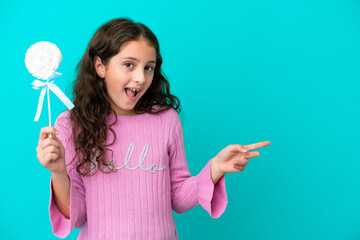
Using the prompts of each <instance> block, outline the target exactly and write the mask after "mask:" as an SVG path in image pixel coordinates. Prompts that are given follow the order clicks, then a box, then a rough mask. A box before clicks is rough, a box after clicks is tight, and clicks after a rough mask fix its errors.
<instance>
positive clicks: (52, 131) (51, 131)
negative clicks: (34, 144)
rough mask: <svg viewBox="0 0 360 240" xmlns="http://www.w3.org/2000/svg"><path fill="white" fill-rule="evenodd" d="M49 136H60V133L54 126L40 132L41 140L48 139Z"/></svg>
mask: <svg viewBox="0 0 360 240" xmlns="http://www.w3.org/2000/svg"><path fill="white" fill-rule="evenodd" d="M48 134H54V135H55V134H58V131H57V130H56V129H55V128H54V127H53V126H48V127H43V128H41V130H40V136H39V140H44V139H46V138H47V136H48Z"/></svg>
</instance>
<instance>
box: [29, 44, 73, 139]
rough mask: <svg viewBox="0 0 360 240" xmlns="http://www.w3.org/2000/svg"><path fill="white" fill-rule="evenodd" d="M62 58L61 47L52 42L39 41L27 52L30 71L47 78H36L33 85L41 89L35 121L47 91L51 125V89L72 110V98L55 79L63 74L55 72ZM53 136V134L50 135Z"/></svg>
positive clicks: (34, 74)
mask: <svg viewBox="0 0 360 240" xmlns="http://www.w3.org/2000/svg"><path fill="white" fill-rule="evenodd" d="M61 60H62V56H61V52H60V49H59V48H58V47H57V46H56V45H55V44H53V43H51V42H37V43H35V44H34V45H32V46H31V47H30V48H29V49H28V50H27V51H26V54H25V65H26V68H27V69H28V70H29V72H30V73H31V74H32V75H33V76H34V77H36V78H39V79H42V80H46V82H42V81H40V80H38V79H35V80H34V81H33V82H32V83H31V85H32V87H33V88H34V89H37V90H41V92H40V97H39V103H38V107H37V110H36V115H35V119H34V121H35V122H37V121H38V120H39V117H40V114H41V110H42V106H43V102H44V97H45V94H46V92H47V99H48V109H49V125H50V126H51V109H50V90H51V91H52V92H53V93H55V95H56V96H57V97H58V98H59V99H60V100H61V101H62V102H63V103H64V104H65V105H66V107H67V108H68V109H69V110H71V109H72V108H73V107H74V104H73V103H72V102H71V101H70V99H69V98H68V97H67V96H66V95H65V94H64V93H63V92H62V91H61V90H60V88H59V87H58V86H56V85H55V84H54V81H55V80H54V79H55V78H58V77H60V76H61V73H58V72H55V70H56V69H58V67H59V66H60V63H61ZM50 137H51V135H50Z"/></svg>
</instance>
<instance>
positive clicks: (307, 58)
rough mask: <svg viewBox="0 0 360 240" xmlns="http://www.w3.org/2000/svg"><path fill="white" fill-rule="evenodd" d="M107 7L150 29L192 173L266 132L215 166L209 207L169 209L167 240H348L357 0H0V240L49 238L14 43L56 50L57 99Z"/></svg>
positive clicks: (355, 172)
mask: <svg viewBox="0 0 360 240" xmlns="http://www.w3.org/2000/svg"><path fill="white" fill-rule="evenodd" d="M118 17H130V18H131V19H133V20H134V21H137V22H141V23H144V24H145V25H147V26H148V27H149V28H150V29H152V30H153V32H154V33H155V34H156V36H157V37H158V39H159V42H160V51H161V54H162V56H163V60H164V62H163V71H164V72H165V74H166V76H167V77H168V79H169V82H170V86H171V88H170V89H171V93H173V94H174V95H176V96H177V97H178V98H179V99H180V102H181V107H182V109H183V111H182V114H181V119H182V123H183V130H184V141H185V149H186V155H187V160H188V164H189V168H190V172H191V173H192V174H193V175H196V174H198V173H199V172H200V170H201V169H202V168H203V167H204V166H205V164H206V163H207V161H208V160H209V159H210V158H212V157H213V156H215V155H216V154H217V153H218V152H219V151H220V150H221V149H223V148H224V147H226V146H227V145H229V144H250V143H254V142H259V141H265V140H269V141H271V143H272V144H271V145H270V146H268V147H265V148H263V149H260V153H261V155H260V156H259V157H257V158H254V159H250V160H249V164H248V165H247V167H246V169H245V171H244V172H241V173H234V174H227V175H226V177H225V181H226V190H227V194H228V201H229V202H228V205H227V209H226V211H225V212H224V214H223V215H222V216H221V217H220V218H218V219H213V218H211V217H210V216H209V214H208V213H207V212H206V211H205V210H204V209H202V208H201V207H200V206H197V207H195V208H193V209H191V210H190V211H188V212H186V213H184V214H180V215H179V214H177V213H175V212H174V216H175V222H176V226H177V229H178V233H179V237H180V239H190V240H192V239H232V240H233V239H248V240H260V239H261V240H262V239H270V240H273V239H274V240H275V239H276V240H280V239H284V240H285V239H286V240H287V239H294V240H297V239H326V240H332V239H346V240H347V239H360V204H359V202H360V184H359V183H360V174H359V167H360V154H359V146H360V138H359V136H360V128H359V125H360V114H359V107H360V97H359V90H360V83H359V80H360V47H359V46H360V2H359V1H357V0H317V1H315V0H300V1H297V0H288V1H287V0H252V1H228V0H225V1H204V0H202V1H190V0H182V1H143V0H138V1H107V0H102V1H92V0H91V1H89V0H88V1H2V2H1V3H0V26H1V38H0V49H1V50H0V61H1V62H0V73H1V82H2V92H1V96H0V97H1V99H0V100H1V101H0V104H1V106H0V107H1V123H2V129H1V135H2V137H1V140H0V141H1V148H2V158H1V159H2V161H1V163H2V164H1V166H2V167H1V174H0V187H1V198H0V212H1V220H0V221H1V222H0V238H1V239H37V240H38V239H46V240H48V239H58V238H57V237H55V236H54V235H53V233H52V229H51V225H50V221H49V213H48V207H49V196H50V195H49V193H50V189H49V183H50V172H49V171H48V170H47V169H46V168H44V167H42V166H41V164H40V163H39V161H38V159H37V157H36V151H35V148H36V146H37V142H38V135H39V131H40V129H41V128H42V127H44V126H47V125H48V118H47V103H46V101H45V102H44V108H43V112H42V115H41V116H40V120H39V122H34V121H33V119H34V117H35V112H36V107H37V102H38V98H39V93H40V91H37V90H34V89H32V88H31V85H30V84H31V82H32V81H33V80H34V77H33V76H32V75H30V73H28V71H27V69H26V67H25V64H24V57H25V53H26V50H27V49H28V48H29V47H30V46H31V45H32V44H34V43H35V42H38V41H50V42H52V43H55V44H56V45H57V46H58V47H59V48H60V50H61V52H62V55H63V61H62V64H61V66H60V68H59V69H58V72H61V73H62V74H63V76H62V77H61V78H60V79H58V80H56V84H57V85H58V86H59V87H60V88H61V89H62V90H63V91H64V92H65V93H66V94H67V95H68V96H69V97H71V90H72V89H71V87H70V83H71V82H72V81H73V80H74V77H75V75H74V70H75V67H76V64H77V63H78V62H79V60H80V58H81V56H82V55H83V53H84V51H85V49H86V46H87V44H88V42H89V40H90V38H91V37H92V35H93V34H94V32H95V31H96V29H98V28H99V27H100V25H102V24H103V23H104V22H106V21H109V20H111V19H113V18H118ZM51 109H52V119H53V123H54V121H55V119H56V117H57V116H58V114H59V113H60V112H61V111H63V110H65V106H64V105H63V104H62V103H61V102H60V101H59V100H58V99H57V98H56V97H55V95H53V94H52V95H51ZM78 232H79V230H78V229H74V230H73V231H72V233H71V234H70V235H69V237H68V238H67V239H76V237H77V235H78Z"/></svg>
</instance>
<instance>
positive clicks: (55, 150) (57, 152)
mask: <svg viewBox="0 0 360 240" xmlns="http://www.w3.org/2000/svg"><path fill="white" fill-rule="evenodd" d="M50 134H51V137H52V138H50ZM58 134H59V132H58V131H57V130H56V129H55V128H54V127H52V126H50V127H44V128H42V129H41V130H40V137H39V143H38V146H37V148H36V152H37V158H38V159H39V162H40V164H41V165H43V166H44V167H46V168H47V169H49V170H50V172H51V173H52V174H53V173H54V174H58V173H59V174H63V173H66V166H65V149H64V146H63V144H62V143H61V141H60V140H59V139H58V138H57V137H56V135H58Z"/></svg>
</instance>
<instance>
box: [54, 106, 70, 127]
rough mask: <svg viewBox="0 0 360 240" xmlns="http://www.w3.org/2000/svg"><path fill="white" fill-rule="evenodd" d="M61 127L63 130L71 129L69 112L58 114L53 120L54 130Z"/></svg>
mask: <svg viewBox="0 0 360 240" xmlns="http://www.w3.org/2000/svg"><path fill="white" fill-rule="evenodd" d="M57 127H62V128H65V129H69V128H70V129H71V121H70V111H69V110H66V111H63V112H62V113H60V114H59V116H58V117H57V118H56V120H55V128H57Z"/></svg>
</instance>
